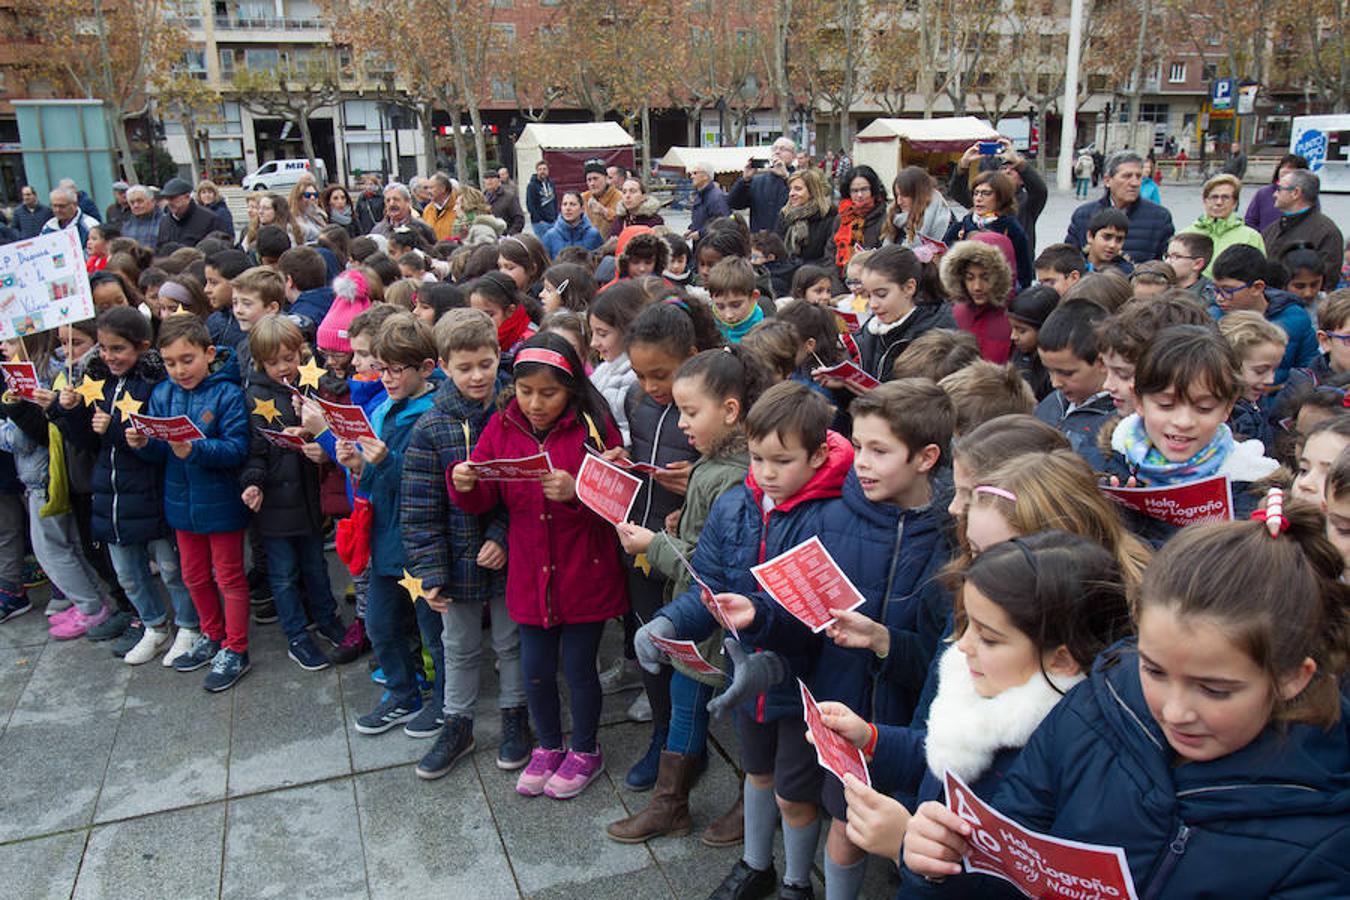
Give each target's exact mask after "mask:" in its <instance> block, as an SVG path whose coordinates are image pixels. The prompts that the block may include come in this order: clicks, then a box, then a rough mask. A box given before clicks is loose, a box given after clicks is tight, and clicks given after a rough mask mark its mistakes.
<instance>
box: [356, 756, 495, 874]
mask: <svg viewBox="0 0 1350 900" xmlns="http://www.w3.org/2000/svg"><path fill="white" fill-rule="evenodd" d="M482 762H483V763H485V764H486V765H488V766H492V765H493V763H492V760H491V759H490V758H489V759H483V760H482ZM494 768H495V767H494ZM355 782H356V803H357V809H358V810H359V811H360V816H361V837H362V844H363V846H364V847H365V854H366V870H367V872H368V873H369V876H370V888H371V897H372V898H374V900H384V898H389V900H402V898H405V897H411V896H418V895H419V894H422V893H425V891H426V889H427V886H428V885H434V886H435V893H436V895H437V896H441V897H473V898H475V900H495V898H514V897H517V896H519V893H518V891H517V889H516V882H515V879H514V878H513V877H512V875H511V869H510V866H509V865H508V863H507V859H506V851H505V849H504V848H503V847H502V843H501V838H499V837H498V835H497V828H496V824H495V823H494V822H493V820H492V813H491V810H490V809H489V807H488V804H487V803H486V802H485V798H484V796H483V787H482V784H481V783H480V781H479V777H478V771H477V770H476V769H475V767H474V760H473V758H466V759H465V760H462V761H461V762H460V764H459V765H458V766H457V767H456V768H455V769H454V770H452V771H451V772H450V774H449V775H446V776H445V777H444V778H441V779H439V780H437V781H423V780H422V779H420V778H418V777H417V776H416V775H414V774H413V772H412V771H411V770H410V769H408V768H406V767H400V768H397V769H385V770H384V771H381V772H367V773H364V774H361V775H358V776H356V778H355Z"/></svg>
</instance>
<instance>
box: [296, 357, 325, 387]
mask: <svg viewBox="0 0 1350 900" xmlns="http://www.w3.org/2000/svg"><path fill="white" fill-rule="evenodd" d="M323 373H324V368H323V366H321V365H319V364H318V363H316V362H315V361H314V360H313V359H307V360H305V364H304V365H303V366H301V367H300V379H299V381H300V387H302V388H304V387H312V388H318V386H319V379H320V378H321V377H323Z"/></svg>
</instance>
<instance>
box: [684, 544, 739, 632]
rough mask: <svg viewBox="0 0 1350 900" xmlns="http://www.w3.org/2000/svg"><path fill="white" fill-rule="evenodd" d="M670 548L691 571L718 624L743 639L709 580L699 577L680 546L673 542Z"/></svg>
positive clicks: (701, 596) (686, 568) (701, 597)
mask: <svg viewBox="0 0 1350 900" xmlns="http://www.w3.org/2000/svg"><path fill="white" fill-rule="evenodd" d="M670 549H671V552H673V553H674V554H675V558H676V559H678V560H679V561H680V564H681V565H683V566H684V568H685V571H686V572H688V573H689V577H690V578H692V579H693V580H694V584H697V585H698V588H699V591H700V592H701V593H700V595H699V596H700V599H701V600H702V602H703V605H704V606H706V607H707V608H708V610H709V611H710V612H711V613H712V616H713V618H714V619H716V620H717V624H719V625H721V626H722V627H723V628H725V629H726V630H727V631H730V632H731V636H732V637H734V638H735V639H736V640H738V641H739V640H740V639H741V633H740V632H739V631H737V630H736V626H734V625H732V624H731V623H730V622H728V621H727V620H726V617H725V616H724V615H723V614H722V605H721V604H720V603H718V602H717V595H716V594H714V593H713V592H712V588H710V587H708V584H707V582H705V581H704V580H703V579H702V578H699V577H698V573H697V572H695V571H694V567H693V565H691V564H690V562H689V560H687V559H685V556H684V554H683V553H681V552H680V550H679V548H678V547H676V546H675V545H674V544H671V546H670Z"/></svg>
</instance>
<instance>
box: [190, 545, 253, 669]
mask: <svg viewBox="0 0 1350 900" xmlns="http://www.w3.org/2000/svg"><path fill="white" fill-rule="evenodd" d="M178 556H179V559H180V561H181V562H182V566H183V584H185V585H187V589H188V593H189V594H191V595H192V605H193V606H195V607H196V608H197V616H198V617H199V618H200V619H201V623H202V626H201V627H202V633H203V634H205V635H206V636H207V637H209V638H210V639H211V640H213V641H219V642H220V643H221V645H222V646H224V647H226V648H228V649H230V650H233V651H235V652H236V653H247V652H248V615H249V606H248V577H247V576H246V575H245V574H244V532H243V530H240V531H224V532H219V533H216V534H195V533H193V532H191V531H179V532H178ZM217 588H219V591H217ZM222 607H223V608H222Z"/></svg>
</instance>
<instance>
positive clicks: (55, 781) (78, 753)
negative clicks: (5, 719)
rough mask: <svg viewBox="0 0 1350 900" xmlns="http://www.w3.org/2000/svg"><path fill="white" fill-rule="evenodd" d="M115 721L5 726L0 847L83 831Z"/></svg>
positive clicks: (0, 755) (0, 741) (0, 747)
mask: <svg viewBox="0 0 1350 900" xmlns="http://www.w3.org/2000/svg"><path fill="white" fill-rule="evenodd" d="M116 727H117V720H116V718H114V717H113V716H108V715H105V716H102V717H99V718H92V719H85V720H82V721H79V722H78V723H75V724H72V723H71V722H70V721H66V722H65V723H62V724H50V723H46V722H43V723H37V724H28V725H15V724H11V725H10V726H9V727H8V728H6V729H5V733H4V736H3V737H0V759H6V760H15V761H17V762H19V763H20V764H18V765H14V766H10V767H9V768H8V769H7V770H6V773H5V785H4V790H0V842H3V841H12V840H16V839H18V838H25V837H31V836H34V835H39V834H46V833H48V832H53V831H61V830H63V829H68V828H82V827H84V826H87V825H88V824H89V822H90V820H91V818H92V817H93V813H94V805H95V803H96V802H97V800H98V792H99V785H100V783H101V782H102V780H103V773H104V771H105V769H106V768H107V765H108V753H109V751H110V750H111V749H112V745H113V732H114V731H115V729H116Z"/></svg>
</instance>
